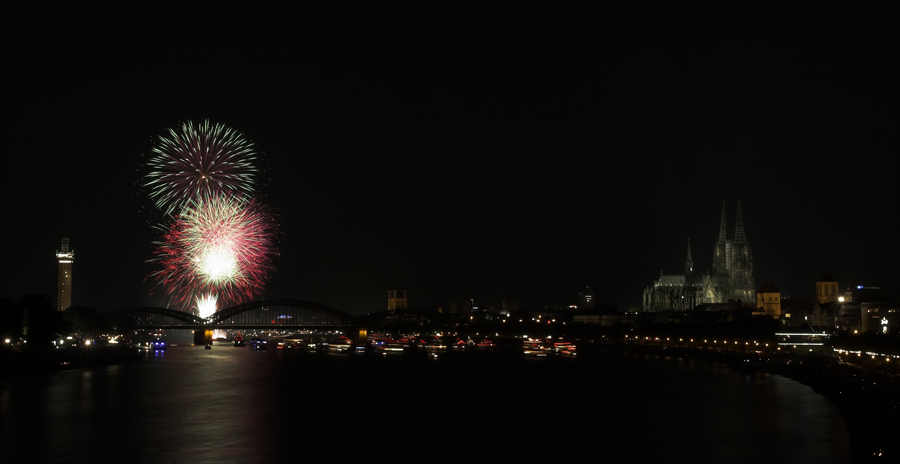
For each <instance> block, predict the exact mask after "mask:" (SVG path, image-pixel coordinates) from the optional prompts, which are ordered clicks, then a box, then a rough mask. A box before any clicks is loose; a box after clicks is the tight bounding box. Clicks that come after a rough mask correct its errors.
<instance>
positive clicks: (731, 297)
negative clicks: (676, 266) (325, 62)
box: [643, 201, 756, 311]
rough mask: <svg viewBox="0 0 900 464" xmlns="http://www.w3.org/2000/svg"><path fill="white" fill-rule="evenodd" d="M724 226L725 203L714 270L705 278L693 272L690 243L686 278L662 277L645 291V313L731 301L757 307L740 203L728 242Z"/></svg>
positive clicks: (663, 275)
mask: <svg viewBox="0 0 900 464" xmlns="http://www.w3.org/2000/svg"><path fill="white" fill-rule="evenodd" d="M725 224H726V220H725V202H722V221H721V223H720V225H719V240H718V241H716V246H715V249H714V250H713V263H712V270H711V271H707V272H706V273H705V274H704V273H696V272H694V261H693V259H691V242H690V239H688V249H687V260H686V261H685V262H684V274H661V275H660V276H659V280H658V281H656V282H654V283H653V284H652V285H650V286H649V287H647V288H646V289H645V290H644V299H643V310H644V311H670V310H688V309H693V308H694V307H696V306H698V305H708V304H716V303H727V302H730V301H740V302H742V303H743V304H744V305H754V304H756V290H755V286H754V284H753V257H752V255H751V254H750V244H749V243H748V242H747V235H746V234H745V233H744V219H743V217H742V216H741V202H740V201H738V209H737V224H736V225H735V230H734V237H733V238H728V236H727V230H726V225H725Z"/></svg>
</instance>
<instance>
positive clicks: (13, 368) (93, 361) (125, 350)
mask: <svg viewBox="0 0 900 464" xmlns="http://www.w3.org/2000/svg"><path fill="white" fill-rule="evenodd" d="M139 359H141V354H140V351H138V350H137V349H136V348H133V347H129V346H126V345H106V346H96V345H92V346H79V347H75V348H67V349H51V350H46V351H40V352H34V351H14V350H3V351H2V352H0V366H2V367H0V375H6V374H14V373H20V372H55V371H60V370H65V369H77V368H83V367H94V366H106V365H110V364H118V363H121V362H125V361H133V360H139Z"/></svg>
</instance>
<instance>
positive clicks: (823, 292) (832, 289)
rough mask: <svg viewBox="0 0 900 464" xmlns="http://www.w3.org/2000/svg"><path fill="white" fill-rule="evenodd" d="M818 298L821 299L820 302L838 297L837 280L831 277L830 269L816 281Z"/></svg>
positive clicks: (828, 301) (835, 299)
mask: <svg viewBox="0 0 900 464" xmlns="http://www.w3.org/2000/svg"><path fill="white" fill-rule="evenodd" d="M816 299H817V300H819V304H823V303H830V302H832V301H837V299H838V284H837V281H836V280H834V277H831V273H830V272H828V271H825V274H822V278H821V279H819V281H818V282H816Z"/></svg>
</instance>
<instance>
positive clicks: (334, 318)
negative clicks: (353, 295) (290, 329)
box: [209, 300, 355, 326]
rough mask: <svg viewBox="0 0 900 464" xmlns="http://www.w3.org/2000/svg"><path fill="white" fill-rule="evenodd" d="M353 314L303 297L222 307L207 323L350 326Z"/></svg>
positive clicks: (352, 321)
mask: <svg viewBox="0 0 900 464" xmlns="http://www.w3.org/2000/svg"><path fill="white" fill-rule="evenodd" d="M354 319H355V318H354V317H353V316H351V315H350V314H348V313H346V312H344V311H341V310H338V309H335V308H332V307H331V306H327V305H323V304H320V303H314V302H311V301H305V300H264V301H251V302H248V303H242V304H239V305H235V306H231V307H228V308H223V309H222V310H220V311H218V312H216V313H215V314H213V315H212V317H210V319H209V324H210V325H222V324H227V325H240V324H271V325H273V326H277V325H282V324H283V325H313V326H314V325H320V326H327V325H351V324H353V323H354V322H355V321H354Z"/></svg>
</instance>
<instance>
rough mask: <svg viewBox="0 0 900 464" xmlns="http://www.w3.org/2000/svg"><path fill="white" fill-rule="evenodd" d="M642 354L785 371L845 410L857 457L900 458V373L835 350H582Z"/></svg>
mask: <svg viewBox="0 0 900 464" xmlns="http://www.w3.org/2000/svg"><path fill="white" fill-rule="evenodd" d="M600 354H605V355H611V354H641V355H653V356H669V357H673V358H684V359H694V360H699V361H704V362H710V363H716V364H724V365H727V366H729V367H732V368H734V369H738V370H740V371H742V372H744V373H745V374H747V375H773V374H774V375H781V376H783V377H787V378H790V379H792V380H796V381H797V382H800V383H801V384H803V385H806V386H808V387H810V388H812V389H813V390H814V391H815V392H816V393H818V394H820V395H822V396H824V397H826V398H828V399H829V400H830V401H831V402H832V403H833V404H834V405H835V406H836V407H837V408H838V410H840V411H841V415H842V416H843V417H844V420H845V422H846V423H847V427H848V430H849V432H850V436H851V452H852V453H853V462H862V463H866V462H897V461H898V459H900V443H898V440H897V437H900V377H898V376H896V375H891V374H890V373H887V372H880V371H877V370H873V369H864V368H862V367H860V366H859V365H855V364H851V363H848V362H844V361H842V360H841V359H840V358H839V357H837V356H834V355H832V354H830V353H829V354H811V355H804V356H778V357H771V358H769V357H761V356H755V357H754V356H748V355H747V354H746V353H734V352H728V351H726V350H721V351H715V350H708V349H690V348H671V347H665V346H659V345H653V344H643V343H617V344H614V343H605V344H598V345H595V346H592V347H591V348H589V349H587V350H582V349H581V347H579V355H588V356H598V355H600Z"/></svg>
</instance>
